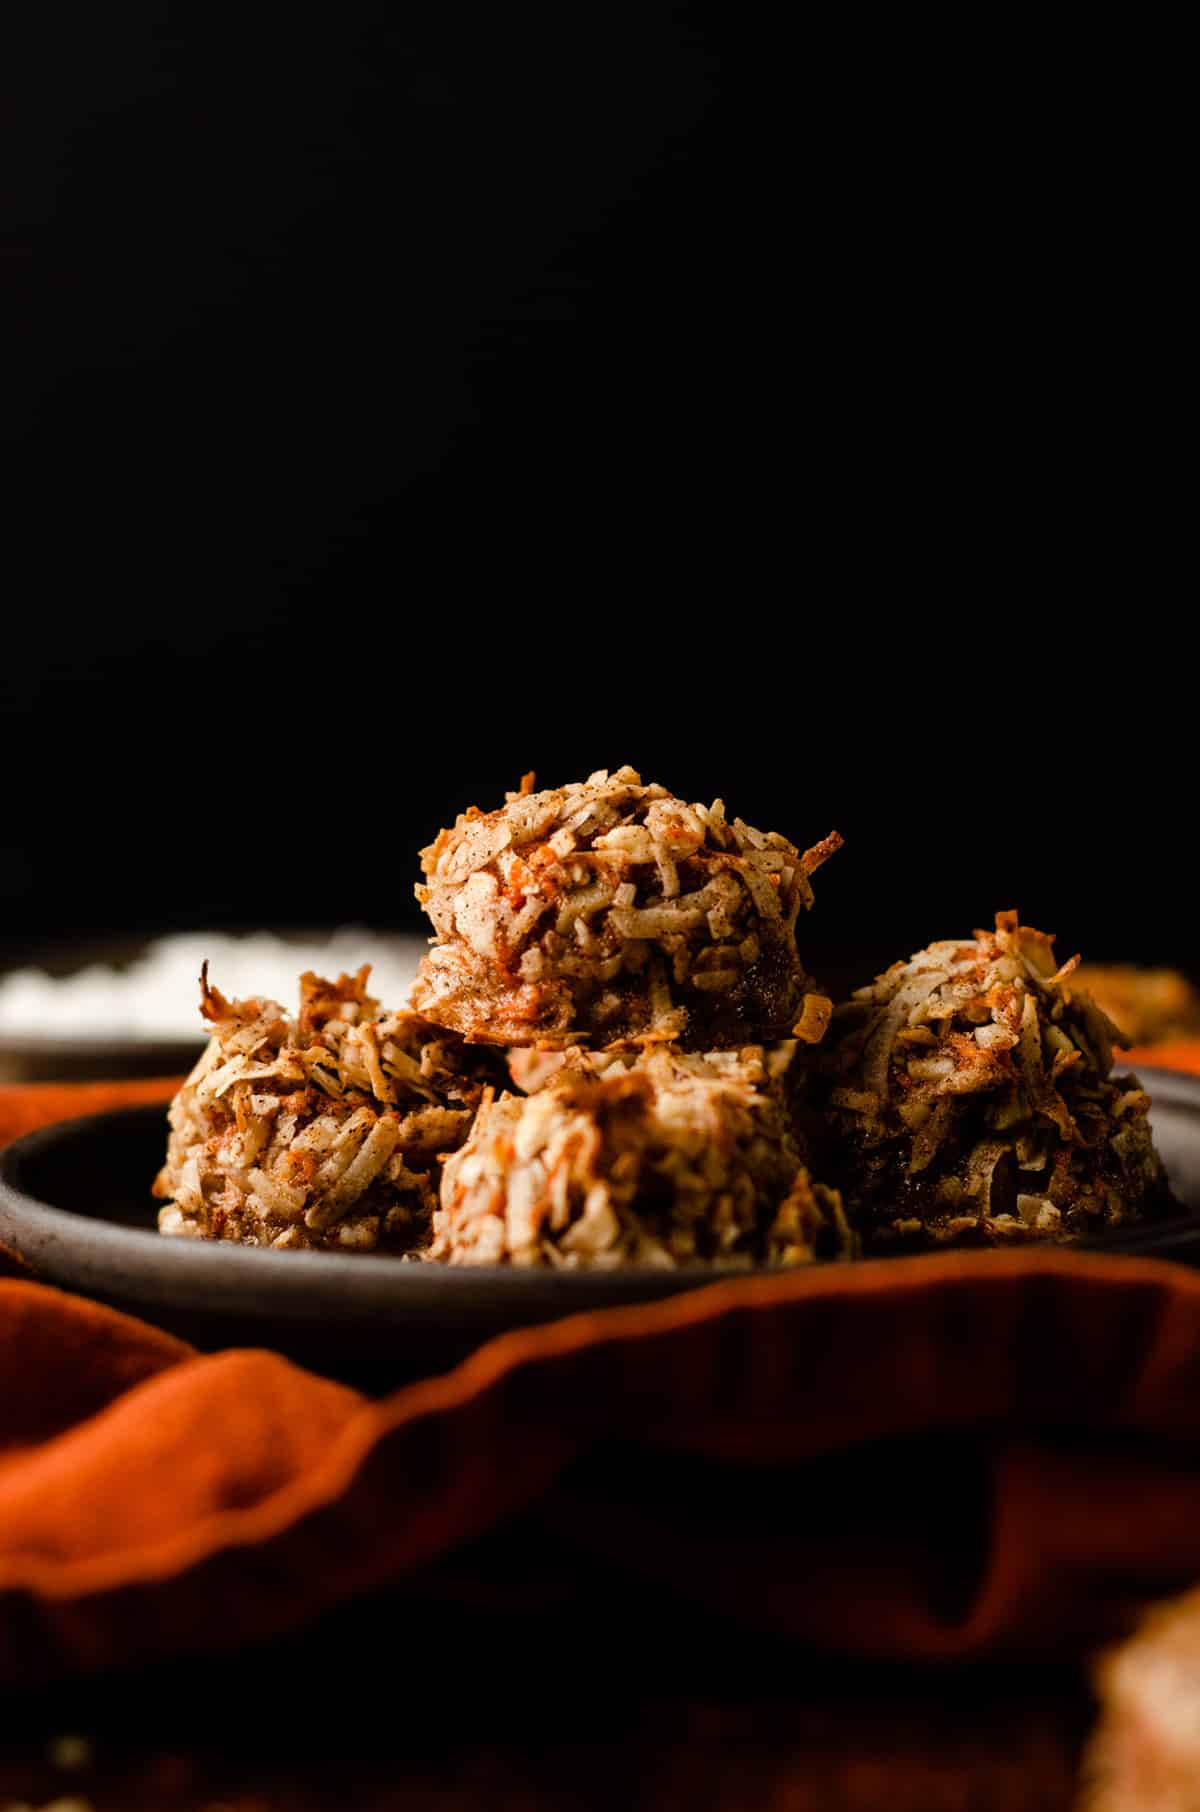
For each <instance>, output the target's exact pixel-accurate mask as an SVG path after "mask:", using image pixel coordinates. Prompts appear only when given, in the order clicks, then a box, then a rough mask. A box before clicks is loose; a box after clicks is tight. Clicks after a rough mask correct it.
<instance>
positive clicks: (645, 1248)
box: [429, 1041, 855, 1268]
mask: <svg viewBox="0 0 1200 1812" xmlns="http://www.w3.org/2000/svg"><path fill="white" fill-rule="evenodd" d="M795 1049H796V1047H795V1043H794V1041H789V1042H787V1043H784V1044H781V1045H779V1046H776V1047H774V1048H771V1049H764V1048H763V1047H761V1046H759V1047H748V1048H745V1049H743V1050H741V1051H720V1052H712V1053H708V1054H706V1055H697V1054H685V1053H683V1052H679V1051H671V1050H667V1049H661V1048H660V1049H657V1050H652V1051H650V1052H649V1053H648V1054H645V1055H641V1056H636V1057H634V1056H632V1055H630V1054H628V1053H623V1054H622V1053H610V1054H607V1055H604V1056H601V1055H598V1054H593V1053H589V1054H584V1053H583V1052H581V1051H578V1050H576V1051H574V1052H572V1053H570V1054H569V1055H568V1057H567V1059H566V1061H564V1062H563V1063H561V1064H560V1066H559V1067H558V1069H557V1071H556V1073H555V1074H553V1075H551V1076H549V1077H548V1078H547V1079H545V1080H543V1081H542V1085H541V1086H540V1088H539V1090H538V1092H537V1093H536V1094H533V1095H530V1096H526V1097H521V1096H516V1095H511V1094H503V1095H500V1096H499V1097H498V1098H487V1099H485V1101H484V1104H483V1106H482V1107H481V1108H480V1111H479V1115H478V1118H477V1119H476V1122H475V1125H474V1128H473V1130H472V1133H471V1137H470V1138H469V1140H468V1141H467V1143H466V1144H465V1145H464V1146H463V1147H462V1148H461V1149H460V1150H459V1151H458V1152H456V1153H455V1154H454V1156H453V1157H451V1158H449V1159H448V1160H447V1163H446V1166H445V1176H444V1179H443V1184H442V1198H441V1208H440V1210H439V1212H438V1213H437V1214H436V1215H435V1217H434V1237H433V1244H432V1247H431V1249H430V1254H429V1256H430V1257H431V1258H434V1259H443V1260H447V1261H448V1262H449V1263H451V1264H513V1265H556V1266H562V1267H573V1266H581V1265H590V1266H595V1267H609V1268H611V1267H616V1266H621V1265H657V1266H675V1265H681V1264H694V1263H704V1262H721V1263H724V1264H729V1265H742V1266H745V1265H750V1264H753V1263H756V1262H767V1263H773V1264H781V1265H790V1264H803V1263H807V1262H809V1261H811V1260H812V1259H813V1258H814V1257H815V1256H817V1255H818V1254H819V1253H820V1254H823V1255H828V1256H831V1257H849V1256H852V1254H853V1251H854V1248H855V1241H854V1236H853V1234H852V1233H851V1231H850V1228H849V1226H848V1225H847V1223H846V1219H845V1216H844V1214H843V1212H842V1205H841V1201H840V1199H839V1197H838V1196H837V1194H836V1192H835V1191H833V1190H830V1189H826V1188H824V1187H823V1186H822V1185H821V1184H819V1183H814V1182H813V1180H812V1179H811V1177H810V1176H809V1174H808V1171H807V1170H806V1168H805V1167H804V1165H803V1163H802V1162H801V1155H800V1150H799V1147H798V1145H797V1143H796V1140H795V1139H794V1137H793V1134H792V1131H791V1128H790V1126H789V1122H788V1114H787V1109H786V1087H785V1078H786V1075H787V1072H788V1070H789V1069H790V1067H791V1064H792V1062H793V1059H794V1055H795ZM527 1074H531V1072H528V1071H527Z"/></svg>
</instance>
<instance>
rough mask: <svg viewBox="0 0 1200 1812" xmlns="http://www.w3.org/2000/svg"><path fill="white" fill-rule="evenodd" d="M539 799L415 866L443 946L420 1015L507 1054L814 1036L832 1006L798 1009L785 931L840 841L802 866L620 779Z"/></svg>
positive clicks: (439, 843)
mask: <svg viewBox="0 0 1200 1812" xmlns="http://www.w3.org/2000/svg"><path fill="white" fill-rule="evenodd" d="M532 781H533V777H532V775H527V776H526V781H525V782H523V784H522V790H521V791H520V792H516V793H509V794H508V795H507V799H506V803H505V804H504V805H503V806H502V807H501V808H500V809H499V810H498V811H493V812H479V811H476V810H474V808H472V810H470V811H468V812H467V813H466V814H465V815H464V816H462V817H460V818H459V819H458V821H457V822H456V824H455V826H454V828H453V829H452V830H444V831H442V832H441V833H440V834H439V836H438V837H437V838H436V840H435V841H434V842H433V843H432V844H431V845H430V846H429V848H428V849H425V850H423V851H422V852H421V855H422V864H423V867H424V870H425V875H426V884H425V885H423V886H419V887H418V888H417V896H418V898H419V899H420V901H421V903H422V904H423V905H424V907H425V908H426V910H427V912H428V913H429V916H430V918H431V919H432V920H433V924H434V927H435V930H436V932H437V937H436V940H435V941H434V944H433V947H432V948H431V949H430V951H429V953H428V954H427V955H426V957H425V958H424V960H423V962H422V964H421V968H420V972H419V974H418V977H417V982H416V986H415V989H414V992H413V1004H414V1005H415V1006H416V1007H417V1009H418V1010H419V1011H420V1012H422V1013H426V1014H428V1016H429V1017H430V1018H431V1019H435V1020H436V1021H437V1022H438V1023H439V1024H441V1025H446V1026H450V1027H452V1028H453V1029H454V1030H455V1031H458V1032H461V1033H462V1034H463V1036H464V1037H466V1038H468V1039H470V1040H476V1041H480V1042H490V1043H495V1044H501V1045H506V1046H515V1045H528V1044H534V1043H539V1042H545V1041H546V1040H547V1039H558V1040H560V1041H561V1042H563V1043H569V1042H573V1041H575V1040H578V1039H587V1040H589V1041H591V1042H593V1043H595V1044H597V1045H600V1046H603V1045H607V1044H611V1043H613V1042H614V1041H616V1040H619V1039H623V1038H633V1039H640V1040H643V1041H659V1042H665V1043H677V1044H680V1045H682V1046H684V1047H686V1048H689V1049H693V1050H705V1049H713V1048H719V1047H725V1046H729V1045H739V1044H741V1043H743V1042H745V1041H746V1039H747V1038H768V1039H769V1038H774V1037H781V1036H786V1035H788V1034H790V1033H792V1032H793V1031H794V1032H795V1034H796V1036H798V1037H801V1038H803V1039H806V1040H809V1041H812V1042H815V1041H816V1040H817V1039H818V1038H819V1037H820V1036H821V1032H822V1031H823V1029H824V1022H825V1019H826V1018H827V1016H828V1003H827V1002H825V1001H824V1000H823V997H820V996H817V998H816V1000H815V1002H813V1003H812V1004H808V1003H807V1002H806V996H807V995H809V994H810V993H813V992H814V990H813V985H812V984H811V983H810V981H809V978H808V977H807V975H806V974H805V972H804V968H803V965H802V963H801V961H800V958H799V955H798V953H797V950H796V936H795V933H796V920H797V918H798V916H799V913H800V910H801V908H802V907H808V906H810V905H811V904H812V897H813V896H812V887H811V884H810V879H809V877H810V876H811V874H812V873H813V871H814V870H815V869H816V868H818V867H819V866H820V865H821V863H822V862H824V861H825V860H826V858H827V857H828V856H830V855H831V854H832V853H833V852H834V850H836V849H837V848H838V847H839V846H840V844H841V838H840V837H838V836H837V835H836V834H833V835H831V836H829V837H826V838H825V839H824V841H823V842H821V843H819V844H817V845H816V846H815V847H814V848H812V849H810V850H807V851H806V852H804V853H803V854H802V853H801V852H800V851H799V850H798V849H797V848H796V847H795V846H794V845H793V844H791V843H789V842H788V840H787V839H786V837H781V836H779V835H778V834H777V833H776V832H773V831H772V832H767V833H763V832H761V831H757V830H755V829H754V828H753V827H752V826H751V825H748V824H746V823H744V822H743V820H742V819H740V818H733V819H729V818H727V816H726V813H725V808H724V805H723V803H722V802H721V801H720V800H719V799H718V800H716V801H714V803H713V804H712V805H711V806H704V805H685V804H684V802H683V801H682V800H680V799H676V798H674V797H673V796H672V795H671V794H670V793H668V792H667V791H666V789H665V788H664V787H661V786H654V785H650V786H645V785H643V783H642V780H641V777H640V775H639V774H637V773H636V772H635V770H634V769H633V768H629V767H624V768H618V769H617V770H616V772H615V773H611V774H610V773H609V772H608V770H607V769H603V768H602V769H600V770H598V771H597V772H596V773H594V774H592V775H591V776H589V778H588V779H587V780H586V781H583V782H582V783H576V784H573V785H571V786H564V787H556V788H552V789H550V790H549V791H544V792H533V791H532V790H530V789H531V788H532Z"/></svg>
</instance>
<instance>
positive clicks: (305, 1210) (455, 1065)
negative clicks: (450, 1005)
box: [154, 965, 487, 1253]
mask: <svg viewBox="0 0 1200 1812" xmlns="http://www.w3.org/2000/svg"><path fill="white" fill-rule="evenodd" d="M369 974H370V968H369V966H364V967H363V968H362V969H360V970H359V971H358V973H357V975H354V976H350V975H343V976H341V977H340V979H339V980H338V981H336V982H330V981H324V980H322V979H321V978H320V977H319V976H316V975H313V974H311V973H308V974H305V975H302V976H301V978H300V1011H299V1014H298V1016H297V1017H296V1018H295V1019H292V1018H290V1017H289V1016H288V1015H287V1014H286V1013H285V1012H284V1009H283V1008H282V1007H281V1006H279V1005H278V1004H277V1003H276V1002H275V1001H271V1000H263V999H252V1000H242V1001H230V1000H226V999H225V998H224V996H223V995H222V994H221V993H220V992H219V991H218V990H217V989H216V988H214V987H211V986H210V985H209V982H208V975H207V965H205V970H204V973H203V974H202V976H201V1011H202V1013H203V1014H204V1017H205V1018H206V1019H207V1020H208V1021H209V1022H210V1023H211V1025H212V1027H213V1037H212V1039H211V1040H210V1042H209V1045H208V1048H207V1050H206V1051H205V1053H204V1055H203V1057H202V1058H201V1059H200V1061H199V1063H198V1064H197V1065H196V1068H195V1069H194V1070H193V1071H192V1074H191V1075H190V1076H189V1077H188V1079H187V1081H186V1082H185V1083H184V1085H183V1087H182V1088H181V1089H180V1091H179V1093H178V1094H177V1095H176V1097H175V1099H174V1101H173V1102H172V1103H171V1108H170V1116H169V1117H170V1126H171V1133H170V1140H169V1144H168V1150H167V1161H166V1164H165V1165H164V1167H163V1169H162V1170H161V1171H160V1173H159V1176H158V1178H157V1181H156V1182H155V1184H154V1193H155V1195H157V1196H159V1197H160V1198H166V1200H167V1203H168V1205H167V1206H166V1207H164V1208H163V1209H161V1210H160V1212H159V1217H158V1224H159V1229H160V1231H161V1232H163V1233H168V1234H182V1235H187V1236H191V1237H194V1238H204V1239H227V1240H237V1241H240V1242H241V1243H242V1244H244V1245H252V1246H274V1247H280V1248H284V1249H288V1248H293V1247H301V1248H303V1247H310V1248H311V1247H322V1248H333V1249H339V1250H343V1251H357V1252H372V1251H376V1250H383V1251H389V1252H393V1253H395V1252H401V1253H408V1252H412V1251H415V1250H416V1249H417V1248H418V1247H420V1246H421V1245H422V1244H423V1243H424V1242H425V1241H426V1240H427V1238H428V1234H429V1226H430V1219H431V1216H432V1212H433V1208H434V1205H435V1202H436V1198H437V1188H438V1183H439V1181H440V1164H439V1159H440V1158H441V1157H442V1156H443V1155H444V1154H445V1153H446V1152H449V1151H453V1150H454V1149H455V1147H456V1146H458V1145H460V1144H461V1143H462V1141H463V1140H464V1139H465V1138H466V1135H467V1131H468V1129H469V1127H470V1124H471V1119H472V1116H473V1114H474V1111H475V1108H476V1107H477V1105H478V1103H479V1100H480V1097H481V1095H482V1092H483V1076H482V1072H483V1071H484V1070H485V1069H486V1067H487V1059H486V1055H485V1054H484V1053H481V1052H468V1051H467V1050H466V1049H465V1047H464V1046H463V1044H462V1042H461V1040H459V1039H457V1038H455V1037H454V1035H453V1034H451V1033H447V1032H445V1031H444V1030H442V1029H441V1028H439V1027H437V1026H432V1025H429V1024H428V1023H427V1022H426V1021H425V1020H423V1019H421V1018H419V1017H418V1015H416V1014H415V1013H411V1012H398V1013H386V1012H383V1011H381V1009H380V1006H379V1003H378V1001H375V1000H373V999H372V998H371V997H370V996H369V995H368V994H367V991H366V983H367V978H368V976H369Z"/></svg>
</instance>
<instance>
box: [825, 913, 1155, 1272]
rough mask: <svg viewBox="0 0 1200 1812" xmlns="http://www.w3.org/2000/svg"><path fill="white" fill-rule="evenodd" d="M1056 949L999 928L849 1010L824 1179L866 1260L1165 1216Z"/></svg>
mask: <svg viewBox="0 0 1200 1812" xmlns="http://www.w3.org/2000/svg"><path fill="white" fill-rule="evenodd" d="M1077 962H1078V958H1072V959H1071V961H1070V962H1068V963H1066V964H1064V965H1063V967H1062V968H1058V967H1057V966H1056V964H1055V959H1054V953H1053V940H1052V939H1051V938H1050V937H1048V936H1046V935H1045V934H1044V933H1043V932H1040V931H1033V930H1030V929H1029V927H1027V926H1021V925H1018V923H1017V915H1016V913H1013V912H1002V913H999V914H997V917H996V929H995V931H994V932H992V931H979V932H976V934H975V937H974V939H973V940H969V941H964V942H958V943H956V942H947V943H937V944H931V945H930V946H929V948H928V949H927V950H922V951H920V952H919V953H918V954H917V955H916V956H914V957H913V958H912V959H911V961H909V962H907V963H896V964H894V965H893V966H892V968H890V969H889V970H887V972H886V973H885V974H883V975H881V976H880V977H879V978H878V979H877V981H875V983H874V984H873V985H872V986H870V987H867V988H861V989H860V990H859V991H858V993H857V994H855V995H854V996H853V998H852V999H851V1000H850V1001H849V1002H847V1003H846V1005H844V1006H841V1007H839V1008H838V1009H837V1011H836V1012H835V1014H834V1020H833V1026H832V1029H831V1031H830V1035H829V1039H828V1040H827V1042H826V1046H825V1047H824V1048H823V1050H822V1052H821V1059H820V1067H821V1069H822V1072H823V1075H824V1077H825V1081H826V1088H827V1106H828V1111H829V1119H830V1128H829V1132H830V1137H829V1140H828V1150H827V1152H826V1154H825V1166H826V1169H827V1171H828V1173H829V1175H830V1177H831V1180H832V1181H834V1182H836V1183H837V1184H839V1186H840V1187H841V1188H842V1190H843V1193H844V1195H845V1197H846V1204H847V1209H848V1212H849V1214H850V1217H851V1220H852V1221H853V1222H854V1224H855V1226H856V1227H857V1228H858V1229H859V1230H860V1232H861V1233H862V1236H863V1241H864V1245H865V1246H866V1248H867V1250H871V1249H876V1250H878V1249H886V1248H888V1247H889V1246H899V1247H904V1246H915V1247H920V1246H928V1245H931V1244H933V1245H937V1244H942V1243H948V1242H950V1243H952V1242H962V1243H968V1244H973V1243H994V1242H1003V1241H1007V1240H1022V1239H1063V1238H1072V1237H1075V1236H1077V1235H1080V1234H1084V1233H1089V1232H1092V1231H1098V1230H1100V1229H1101V1228H1104V1227H1110V1226H1113V1225H1115V1224H1116V1223H1118V1222H1120V1221H1123V1220H1127V1219H1130V1218H1133V1217H1136V1216H1138V1215H1141V1214H1143V1213H1147V1212H1151V1211H1153V1210H1155V1209H1157V1208H1161V1207H1166V1206H1169V1204H1170V1195H1169V1191H1168V1188H1167V1183H1166V1178H1165V1175H1164V1172H1163V1167H1162V1164H1161V1162H1160V1160H1159V1157H1158V1154H1157V1153H1156V1151H1155V1149H1154V1145H1153V1142H1152V1140H1151V1136H1150V1126H1149V1122H1148V1120H1147V1117H1146V1116H1147V1112H1148V1110H1149V1106H1150V1103H1149V1099H1148V1097H1147V1095H1146V1093H1145V1091H1144V1089H1143V1088H1142V1087H1141V1085H1140V1084H1139V1083H1138V1082H1137V1080H1136V1079H1135V1078H1134V1077H1132V1076H1113V1075H1112V1074H1111V1070H1112V1040H1113V1037H1114V1036H1119V1035H1117V1034H1116V1028H1115V1027H1114V1026H1113V1025H1112V1024H1111V1022H1110V1021H1109V1020H1108V1019H1106V1018H1105V1016H1104V1014H1103V1013H1101V1012H1100V1010H1099V1009H1098V1008H1097V1007H1095V1006H1094V1005H1093V1004H1092V1002H1091V1001H1090V1000H1089V999H1088V998H1087V996H1086V995H1083V994H1080V993H1078V992H1077V991H1076V990H1074V989H1073V988H1070V987H1068V986H1067V985H1066V984H1067V983H1068V980H1069V978H1070V976H1071V974H1072V971H1073V970H1074V968H1075V966H1076V963H1077Z"/></svg>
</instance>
